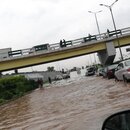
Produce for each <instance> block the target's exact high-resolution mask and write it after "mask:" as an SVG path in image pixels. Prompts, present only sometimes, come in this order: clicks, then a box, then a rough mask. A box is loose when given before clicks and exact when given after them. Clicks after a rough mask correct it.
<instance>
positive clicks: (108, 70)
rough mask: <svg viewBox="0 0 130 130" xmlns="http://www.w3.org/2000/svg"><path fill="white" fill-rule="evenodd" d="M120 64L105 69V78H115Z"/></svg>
mask: <svg viewBox="0 0 130 130" xmlns="http://www.w3.org/2000/svg"><path fill="white" fill-rule="evenodd" d="M117 65H118V64H113V65H109V66H107V67H105V68H104V70H103V77H104V78H108V79H111V78H114V77H115V69H116V67H117Z"/></svg>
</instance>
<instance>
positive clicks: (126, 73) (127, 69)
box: [115, 60, 130, 81]
mask: <svg viewBox="0 0 130 130" xmlns="http://www.w3.org/2000/svg"><path fill="white" fill-rule="evenodd" d="M115 78H116V79H117V80H124V81H128V80H130V60H125V61H122V62H120V63H119V64H118V66H117V68H116V71H115Z"/></svg>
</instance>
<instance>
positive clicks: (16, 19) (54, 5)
mask: <svg viewBox="0 0 130 130" xmlns="http://www.w3.org/2000/svg"><path fill="white" fill-rule="evenodd" d="M113 2H114V0H0V48H6V47H11V48H12V49H13V50H15V49H25V48H31V47H32V46H34V45H38V44H43V43H50V44H52V43H55V42H56V43H57V42H59V41H60V39H66V40H70V39H76V38H80V37H84V36H87V35H88V33H90V34H98V31H97V26H96V22H95V17H94V15H93V14H90V13H88V11H89V10H90V11H99V10H102V12H101V13H99V14H97V18H98V23H99V27H100V31H101V33H103V32H106V29H107V28H108V29H110V30H113V24H112V19H111V15H110V11H109V10H108V8H106V7H101V6H99V4H101V3H102V4H107V5H110V4H111V3H113ZM112 9H113V14H114V18H115V22H116V26H117V28H125V27H129V26H130V17H129V12H130V0H119V1H118V2H116V3H115V5H114V6H113V8H112ZM85 58H86V59H87V56H84V57H83V58H81V60H82V59H85ZM78 60H79V59H78ZM69 62H70V61H69ZM82 62H83V64H86V63H88V62H90V61H86V60H82ZM66 63H67V62H66ZM58 64H60V65H61V64H62V65H65V63H62V62H59V63H58ZM77 64H78V63H77ZM60 65H58V66H60ZM62 65H61V66H62Z"/></svg>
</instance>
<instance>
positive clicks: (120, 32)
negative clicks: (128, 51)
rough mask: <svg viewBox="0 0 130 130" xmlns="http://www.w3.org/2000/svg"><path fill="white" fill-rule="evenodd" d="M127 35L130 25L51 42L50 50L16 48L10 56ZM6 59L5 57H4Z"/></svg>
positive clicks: (129, 31) (34, 53) (32, 53)
mask: <svg viewBox="0 0 130 130" xmlns="http://www.w3.org/2000/svg"><path fill="white" fill-rule="evenodd" d="M125 34H126V35H127V34H130V27H128V28H123V29H119V30H116V31H108V30H107V31H106V32H105V33H101V34H100V35H99V34H97V35H88V36H86V37H82V38H78V39H74V40H68V41H65V43H64V44H62V45H61V44H60V42H59V43H54V44H49V48H48V50H42V51H39V52H31V49H32V48H27V49H22V50H14V51H11V52H9V56H10V57H9V58H13V57H17V56H26V55H37V54H39V53H47V52H51V51H55V50H62V49H65V48H68V47H75V46H79V45H82V44H89V43H93V42H94V41H100V40H103V39H106V38H109V37H116V35H125ZM4 60H5V59H4Z"/></svg>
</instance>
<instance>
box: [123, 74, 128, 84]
mask: <svg viewBox="0 0 130 130" xmlns="http://www.w3.org/2000/svg"><path fill="white" fill-rule="evenodd" d="M123 81H124V82H125V83H127V82H128V80H127V78H126V77H125V76H124V75H123Z"/></svg>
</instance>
